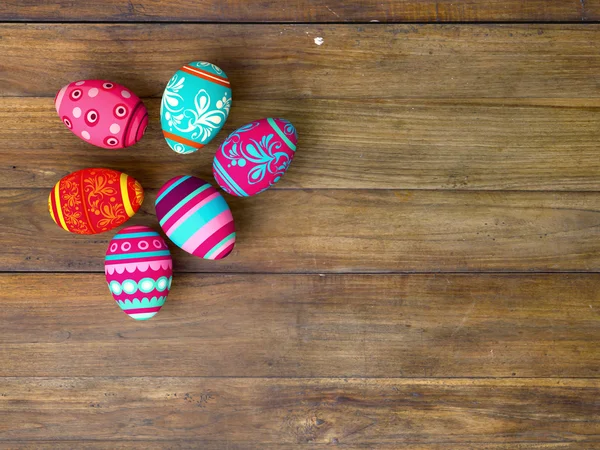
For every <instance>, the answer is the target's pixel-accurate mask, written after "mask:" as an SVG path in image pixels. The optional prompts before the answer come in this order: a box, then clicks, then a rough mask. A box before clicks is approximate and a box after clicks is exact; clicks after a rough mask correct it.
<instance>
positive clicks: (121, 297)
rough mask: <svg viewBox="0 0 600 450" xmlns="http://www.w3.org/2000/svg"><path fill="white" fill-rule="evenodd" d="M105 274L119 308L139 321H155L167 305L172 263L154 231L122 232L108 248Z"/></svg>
mask: <svg viewBox="0 0 600 450" xmlns="http://www.w3.org/2000/svg"><path fill="white" fill-rule="evenodd" d="M104 272H105V274H106V282H107V283H108V289H109V290H110V293H111V294H112V296H113V297H114V299H115V301H116V302H117V304H118V305H119V307H120V308H121V309H122V310H123V311H124V312H125V313H126V314H127V315H128V316H129V317H132V318H134V319H136V320H147V319H150V318H151V317H153V316H154V315H155V314H156V313H157V312H158V311H160V309H161V308H162V306H163V305H164V303H165V301H166V299H167V295H168V294H169V290H170V289H171V282H172V280H173V260H172V259H171V252H170V251H169V247H168V246H167V244H166V243H165V241H164V239H163V238H162V237H161V236H160V235H159V234H158V233H157V232H156V231H154V230H153V229H152V228H149V227H145V226H133V227H127V228H123V229H122V230H121V231H120V232H118V233H117V234H116V235H115V236H114V237H113V238H112V240H111V241H110V243H109V244H108V249H107V250H106V259H105V263H104Z"/></svg>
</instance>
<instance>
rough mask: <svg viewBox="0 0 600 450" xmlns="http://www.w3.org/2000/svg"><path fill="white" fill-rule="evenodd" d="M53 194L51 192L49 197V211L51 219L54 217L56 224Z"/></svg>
mask: <svg viewBox="0 0 600 450" xmlns="http://www.w3.org/2000/svg"><path fill="white" fill-rule="evenodd" d="M52 194H53V192H50V195H49V196H48V211H50V217H52V220H54V223H56V217H54V211H53V210H52Z"/></svg>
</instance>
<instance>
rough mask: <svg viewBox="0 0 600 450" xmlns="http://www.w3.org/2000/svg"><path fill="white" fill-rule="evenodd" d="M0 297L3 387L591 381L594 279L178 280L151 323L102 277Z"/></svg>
mask: <svg viewBox="0 0 600 450" xmlns="http://www.w3.org/2000/svg"><path fill="white" fill-rule="evenodd" d="M0 292H2V298H3V300H2V316H1V317H0V327H1V328H2V330H3V333H2V335H0V360H2V361H3V364H2V365H1V366H0V376H64V375H65V374H69V376H239V377H247V376H269V377H272V376H276V377H292V376H294V377H327V376H340V377H390V376H392V377H509V378H510V377H599V376H600V372H599V368H600V354H599V353H598V347H599V344H600V335H599V334H598V329H599V328H600V313H599V312H600V294H598V293H599V292H600V274H589V275H585V274H577V275H576V274H555V275H528V274H510V275H326V276H319V275H310V276H308V275H194V274H175V276H174V281H173V289H172V291H171V293H170V294H169V298H168V300H167V303H166V305H165V306H164V307H163V309H162V310H161V311H160V313H159V314H158V315H157V316H156V317H155V318H154V319H152V320H151V321H150V322H136V321H133V320H131V319H129V318H128V317H127V316H126V315H125V314H124V313H123V312H121V311H120V309H119V308H118V306H117V305H116V304H115V302H114V300H113V299H112V297H111V295H110V293H109V291H108V289H107V287H106V282H105V279H104V275H103V274H12V275H8V274H5V275H1V276H0ZM1 383H2V380H1V379H0V384H1ZM0 392H1V390H0ZM0 400H1V399H0ZM4 437H6V436H4ZM140 437H141V436H140Z"/></svg>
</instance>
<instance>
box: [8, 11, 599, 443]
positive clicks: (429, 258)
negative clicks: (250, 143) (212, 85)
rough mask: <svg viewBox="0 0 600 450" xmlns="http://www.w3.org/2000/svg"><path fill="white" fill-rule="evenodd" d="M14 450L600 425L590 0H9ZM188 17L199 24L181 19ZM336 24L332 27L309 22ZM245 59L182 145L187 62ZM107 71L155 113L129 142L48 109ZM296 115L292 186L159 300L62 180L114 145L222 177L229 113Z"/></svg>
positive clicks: (143, 168) (593, 435)
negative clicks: (178, 94) (220, 254)
mask: <svg viewBox="0 0 600 450" xmlns="http://www.w3.org/2000/svg"><path fill="white" fill-rule="evenodd" d="M0 20H1V21H2V23H0V125H1V126H0V141H1V142H2V144H1V145H2V150H1V152H0V161H1V162H2V164H1V165H0V184H1V185H0V188H1V189H0V225H1V227H0V244H1V249H2V250H1V257H0V270H1V271H2V274H1V275H0V298H1V307H2V309H1V312H0V329H1V332H0V363H1V364H0V377H1V378H0V448H2V449H8V448H10V449H13V448H15V449H16V448H19V449H23V448H31V449H82V448H90V449H111V450H114V449H162V448H170V449H179V448H184V449H193V448H202V449H223V448H226V449H261V450H262V449H267V450H268V449H286V448H291V447H295V446H296V445H298V446H303V448H310V449H321V448H323V449H324V448H326V447H327V448H328V446H332V447H335V446H338V447H340V448H347V449H355V448H357V449H358V448H361V449H370V448H386V449H398V448H399V449H409V450H424V449H427V450H439V449H459V450H464V449H482V448H485V449H493V450H500V449H511V450H512V449H534V448H535V449H541V448H543V449H591V448H600V347H599V343H600V195H599V191H600V158H599V156H600V25H599V24H598V21H600V0H585V1H584V0H528V1H522V0H498V1H487V0H470V1H467V0H464V1H459V0H440V1H434V0H420V1H418V0H397V1H392V0H377V1H375V0H366V1H361V2H359V1H354V2H349V1H343V0H330V1H325V0H297V1H291V0H266V1H261V2H249V1H248V2H244V1H239V0H222V1H208V0H204V1H191V0H188V1H186V0H178V1H175V0H165V1H160V0H129V1H127V2H125V1H122V0H104V1H103V2H98V1H81V2H73V1H70V0H56V1H52V2H41V1H21V0H19V1H16V0H8V1H5V2H3V3H2V4H0ZM188 22H189V23H188ZM319 44H320V45H319ZM199 59H200V60H207V61H211V62H214V63H216V64H218V65H219V66H221V67H222V68H223V69H225V71H226V72H227V74H228V75H229V78H230V79H231V81H232V85H233V92H234V102H233V108H232V112H231V115H230V118H229V120H228V122H227V124H226V126H225V128H224V130H223V131H222V132H221V134H220V135H219V137H218V138H217V139H215V140H214V141H213V142H212V143H211V144H210V145H208V146H207V147H206V148H205V149H203V150H202V151H201V152H198V153H197V154H193V155H188V156H180V155H177V154H175V153H174V152H172V151H170V150H169V149H168V147H167V145H166V144H165V142H164V140H163V139H162V137H161V132H160V126H159V121H158V108H159V101H160V96H161V94H162V91H163V89H164V86H165V84H166V82H167V80H168V79H169V78H170V76H171V75H172V73H173V72H174V71H175V70H176V69H177V68H178V67H179V66H181V65H182V64H183V63H186V62H189V61H193V60H199ZM85 78H106V79H110V80H113V81H116V82H119V83H122V84H125V85H126V86H128V87H130V88H131V89H133V90H134V91H135V92H136V93H138V94H139V95H140V96H142V97H143V98H144V100H145V102H146V104H147V105H148V107H149V110H150V117H151V124H150V128H149V132H148V134H147V135H146V137H145V138H144V139H143V140H142V142H141V143H139V144H138V145H136V146H135V147H134V148H131V149H128V150H122V151H117V152H110V151H104V150H101V149H96V148H93V147H91V146H90V145H88V144H86V143H84V142H83V141H81V140H78V139H77V138H75V137H74V136H73V135H72V134H71V133H70V132H69V131H68V130H67V129H66V128H65V127H64V126H63V125H61V123H60V120H59V119H58V118H57V117H56V113H55V111H54V108H53V97H54V94H55V92H56V91H57V89H58V88H60V87H61V86H62V85H64V84H66V83H68V82H70V81H73V80H76V79H85ZM265 116H282V117H285V118H287V119H289V120H290V121H292V122H293V123H294V124H295V125H296V127H297V129H298V131H299V134H300V144H299V150H298V153H297V157H296V160H295V161H294V163H293V164H292V166H291V168H290V170H289V173H288V174H287V175H286V176H285V177H284V178H283V180H282V181H281V182H280V183H278V184H277V186H275V187H274V188H273V189H271V190H269V191H267V192H265V193H264V194H261V195H259V196H257V197H254V198H249V199H238V198H232V197H230V196H227V200H228V202H229V204H230V205H231V207H232V210H233V213H234V217H235V219H236V224H237V228H238V243H237V245H236V247H235V250H234V253H233V254H232V255H230V256H229V257H228V258H226V259H224V260H222V261H218V262H213V261H204V260H200V259H196V258H194V257H191V256H189V255H187V254H185V253H184V252H183V251H180V250H179V249H177V248H175V247H174V246H173V247H172V251H173V255H174V258H175V269H176V275H175V277H174V283H173V290H172V292H171V294H170V296H169V299H168V301H167V303H166V306H165V307H164V308H163V310H162V311H161V312H160V313H159V314H158V316H157V317H156V318H154V319H152V320H151V321H149V322H136V321H133V320H130V319H128V318H127V317H126V316H125V315H124V314H123V313H122V312H121V311H119V309H118V307H117V306H116V305H115V304H114V301H113V300H112V298H111V296H110V294H109V291H108V289H107V288H106V284H105V281H104V275H103V263H104V252H105V249H106V247H107V244H108V242H109V240H110V239H111V237H112V235H113V234H114V232H109V233H105V234H100V235H96V236H75V235H70V234H68V233H66V232H64V231H62V230H60V229H59V228H58V227H57V226H56V225H55V224H54V223H52V220H51V219H50V216H49V214H48V211H47V205H46V198H47V195H48V192H49V189H50V188H51V187H52V186H53V185H54V184H55V183H56V181H57V180H59V179H60V178H61V177H63V176H64V175H66V174H67V173H69V172H72V171H74V170H77V169H81V168H84V167H93V166H96V167H108V168H113V169H118V170H121V171H124V172H126V173H128V174H130V175H132V176H133V177H135V178H136V179H138V180H139V181H140V182H141V183H142V185H143V186H144V187H145V189H146V194H147V195H146V201H145V203H144V205H143V207H142V210H141V211H140V212H139V213H138V214H137V215H136V216H135V217H134V218H133V219H131V221H130V222H129V224H144V225H149V226H154V227H156V226H157V221H156V217H155V215H154V207H153V204H154V198H155V195H156V191H157V189H158V188H159V187H160V186H161V185H162V183H164V182H165V181H166V180H168V179H169V178H171V177H173V176H175V175H180V174H188V173H189V174H194V175H197V176H200V177H202V178H206V179H208V180H212V175H211V162H212V157H213V155H214V152H215V150H216V148H217V146H218V144H219V143H220V142H221V141H222V139H223V138H224V137H225V136H226V135H227V134H228V133H229V132H231V131H232V130H233V129H235V128H237V127H238V126H240V125H242V124H244V123H247V122H249V121H251V120H252V119H256V118H260V117H265Z"/></svg>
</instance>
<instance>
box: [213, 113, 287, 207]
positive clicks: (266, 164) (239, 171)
mask: <svg viewBox="0 0 600 450" xmlns="http://www.w3.org/2000/svg"><path fill="white" fill-rule="evenodd" d="M297 143H298V134H297V133H296V129H295V128H294V126H293V125H292V124H291V123H290V122H288V121H287V120H285V119H270V118H269V119H261V120H257V121H256V122H252V123H249V124H248V125H244V126H243V127H241V128H238V129H237V130H235V131H234V132H233V133H231V134H230V135H229V136H228V137H227V139H225V142H223V143H222V144H221V146H220V147H219V149H218V150H217V153H216V154H215V158H214V160H213V174H214V176H215V180H216V181H217V183H218V184H219V186H221V188H222V189H223V190H224V191H225V192H227V193H228V194H231V195H237V196H238V197H247V196H251V195H256V194H259V193H260V192H262V191H264V190H266V189H268V188H269V187H271V186H272V185H273V184H275V183H277V182H278V181H279V179H280V178H281V177H282V176H283V174H285V172H286V171H287V169H288V167H289V165H290V163H291V162H292V159H293V158H294V154H295V152H296V144H297Z"/></svg>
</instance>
